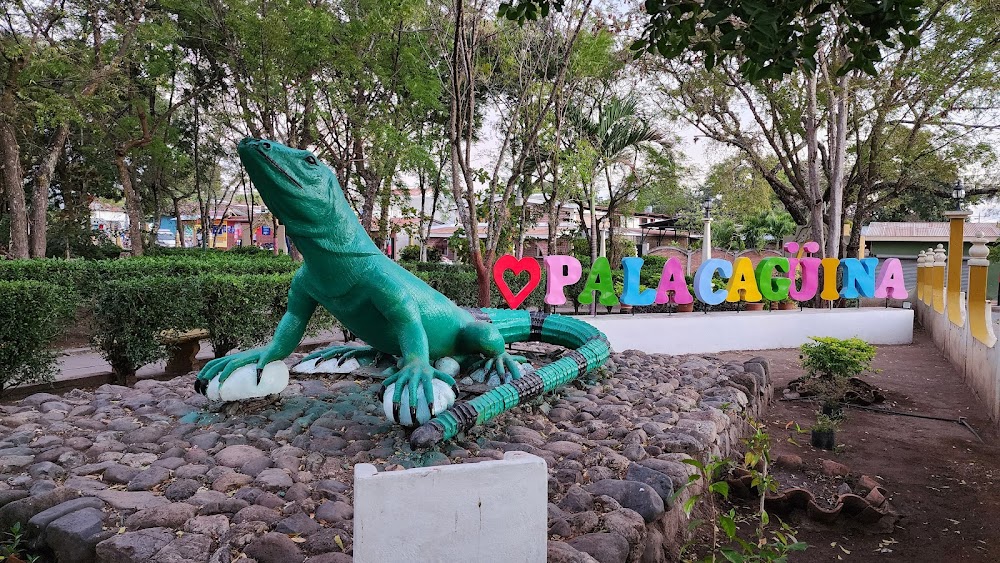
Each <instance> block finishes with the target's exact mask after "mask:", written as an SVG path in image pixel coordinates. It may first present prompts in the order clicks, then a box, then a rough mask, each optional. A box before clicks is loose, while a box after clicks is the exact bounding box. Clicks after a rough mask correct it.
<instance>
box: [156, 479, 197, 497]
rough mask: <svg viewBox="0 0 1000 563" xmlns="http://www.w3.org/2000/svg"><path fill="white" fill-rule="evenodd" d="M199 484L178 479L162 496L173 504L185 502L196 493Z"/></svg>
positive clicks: (190, 480)
mask: <svg viewBox="0 0 1000 563" xmlns="http://www.w3.org/2000/svg"><path fill="white" fill-rule="evenodd" d="M200 488H201V484H200V483H198V481H195V480H193V479H178V480H177V481H174V482H173V483H171V484H170V485H169V486H168V487H167V488H166V489H165V490H164V491H163V495H164V496H165V497H167V498H168V499H169V500H172V501H174V502H176V501H179V500H186V499H189V498H191V496H192V495H194V494H195V493H197V492H198V489H200Z"/></svg>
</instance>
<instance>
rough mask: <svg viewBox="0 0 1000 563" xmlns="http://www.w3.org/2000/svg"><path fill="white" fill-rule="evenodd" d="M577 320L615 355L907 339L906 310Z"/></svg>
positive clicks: (908, 320) (908, 318)
mask: <svg viewBox="0 0 1000 563" xmlns="http://www.w3.org/2000/svg"><path fill="white" fill-rule="evenodd" d="M577 318H581V319H583V320H585V321H587V322H589V323H590V324H592V325H594V326H595V327H597V328H598V329H600V330H601V331H603V332H604V334H606V335H607V337H608V341H609V342H610V343H611V348H612V349H614V350H615V351H617V352H621V351H624V350H641V351H643V352H646V353H649V354H654V353H657V354H704V353H710V352H726V351H729V350H777V349H781V348H797V347H799V346H801V345H802V344H805V343H806V342H809V341H810V340H809V337H810V336H833V337H836V338H851V337H855V336H856V337H858V338H861V339H862V340H865V341H866V342H869V343H871V344H909V343H911V342H912V341H913V310H912V309H883V308H874V307H872V308H862V309H803V310H800V311H743V312H741V313H735V312H724V313H709V314H707V315H706V314H703V313H679V314H673V315H668V314H651V315H601V316H598V317H577Z"/></svg>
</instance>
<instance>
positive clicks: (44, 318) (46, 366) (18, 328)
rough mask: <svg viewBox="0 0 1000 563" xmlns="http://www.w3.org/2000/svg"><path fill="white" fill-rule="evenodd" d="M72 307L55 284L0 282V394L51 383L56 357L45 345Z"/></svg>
mask: <svg viewBox="0 0 1000 563" xmlns="http://www.w3.org/2000/svg"><path fill="white" fill-rule="evenodd" d="M75 305H76V299H75V296H73V295H72V294H70V293H67V292H66V290H65V289H64V288H62V287H59V286H57V285H53V284H48V283H42V282H37V281H0V319H4V322H2V323H0V395H3V391H4V389H7V388H10V387H13V386H15V385H23V384H26V383H38V382H44V381H51V380H52V378H53V375H54V374H55V371H56V369H55V364H56V355H55V354H54V353H53V352H52V351H51V350H49V345H50V344H51V343H52V341H53V340H55V339H56V338H57V337H58V336H59V334H60V333H61V332H62V330H63V328H65V326H66V324H67V323H68V322H69V321H71V320H72V318H73V311H74V309H75Z"/></svg>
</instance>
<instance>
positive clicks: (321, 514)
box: [316, 500, 354, 522]
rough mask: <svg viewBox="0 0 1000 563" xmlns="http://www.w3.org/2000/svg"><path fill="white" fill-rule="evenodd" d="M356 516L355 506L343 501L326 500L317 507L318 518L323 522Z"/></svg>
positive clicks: (349, 518)
mask: <svg viewBox="0 0 1000 563" xmlns="http://www.w3.org/2000/svg"><path fill="white" fill-rule="evenodd" d="M353 518H354V507H352V506H351V505H350V504H347V503H346V502H343V501H339V500H338V501H326V502H324V503H323V504H321V505H319V508H317V509H316V519H317V520H321V521H323V522H339V521H341V520H351V519H353Z"/></svg>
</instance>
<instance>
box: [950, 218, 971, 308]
mask: <svg viewBox="0 0 1000 563" xmlns="http://www.w3.org/2000/svg"><path fill="white" fill-rule="evenodd" d="M970 215H972V212H971V211H965V210H962V211H947V212H945V214H944V216H945V217H947V218H948V222H949V223H950V226H949V227H950V229H949V230H950V233H949V237H948V272H947V275H948V283H947V284H946V286H945V292H946V293H945V298H946V301H947V303H948V320H949V321H951V324H953V325H955V326H965V319H963V318H962V255H963V254H964V251H965V219H966V218H967V217H969V216H970Z"/></svg>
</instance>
